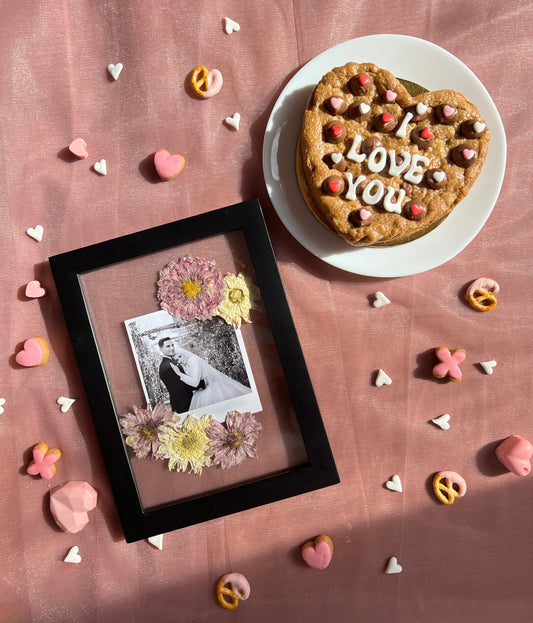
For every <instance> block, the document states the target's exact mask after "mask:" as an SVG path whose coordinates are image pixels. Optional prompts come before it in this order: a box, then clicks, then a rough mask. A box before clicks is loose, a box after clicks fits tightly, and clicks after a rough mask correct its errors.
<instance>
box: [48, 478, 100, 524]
mask: <svg viewBox="0 0 533 623" xmlns="http://www.w3.org/2000/svg"><path fill="white" fill-rule="evenodd" d="M97 500H98V493H97V492H96V491H95V490H94V489H93V487H91V485H90V484H89V483H88V482H81V481H76V480H72V481H70V482H67V483H65V484H64V485H61V486H60V487H56V488H55V489H52V490H51V491H50V510H51V511H52V515H53V516H54V519H55V520H56V523H57V525H58V526H59V527H60V528H61V529H62V530H64V531H65V532H69V533H70V534H75V533H76V532H80V530H83V528H85V526H86V525H87V524H88V523H89V515H88V514H87V512H88V511H91V510H93V508H95V507H96V503H97Z"/></svg>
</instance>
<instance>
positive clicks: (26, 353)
mask: <svg viewBox="0 0 533 623" xmlns="http://www.w3.org/2000/svg"><path fill="white" fill-rule="evenodd" d="M44 357H45V353H44V352H43V348H42V346H41V344H40V343H39V342H38V341H37V339H36V338H34V337H30V338H29V339H28V340H26V341H25V342H24V347H23V349H22V350H20V351H19V352H18V353H17V354H16V355H15V361H16V362H17V363H18V364H19V365H21V366H25V367H26V368H31V367H33V366H40V365H42V363H43V360H44Z"/></svg>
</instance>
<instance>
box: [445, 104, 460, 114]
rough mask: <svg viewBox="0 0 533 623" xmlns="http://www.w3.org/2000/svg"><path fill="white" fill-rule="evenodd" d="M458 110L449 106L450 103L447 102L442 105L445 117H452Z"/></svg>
mask: <svg viewBox="0 0 533 623" xmlns="http://www.w3.org/2000/svg"><path fill="white" fill-rule="evenodd" d="M456 112H457V110H456V109H455V108H454V107H453V106H448V104H445V105H444V106H443V107H442V114H443V115H444V116H445V117H452V116H453V115H455V113H456Z"/></svg>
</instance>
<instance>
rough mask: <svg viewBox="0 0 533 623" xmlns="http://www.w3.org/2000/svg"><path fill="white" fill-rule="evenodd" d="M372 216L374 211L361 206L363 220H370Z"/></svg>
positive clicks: (360, 213) (360, 211) (360, 214)
mask: <svg viewBox="0 0 533 623" xmlns="http://www.w3.org/2000/svg"><path fill="white" fill-rule="evenodd" d="M371 216H372V212H370V210H365V208H361V209H360V210H359V218H360V219H361V220H362V221H366V220H368V219H369V218H370V217H371Z"/></svg>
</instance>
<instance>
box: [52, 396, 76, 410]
mask: <svg viewBox="0 0 533 623" xmlns="http://www.w3.org/2000/svg"><path fill="white" fill-rule="evenodd" d="M56 402H57V404H58V405H60V407H61V413H66V412H67V411H68V410H69V409H70V407H72V405H73V404H74V403H75V402H76V399H75V398H65V396H59V398H58V399H57V401H56Z"/></svg>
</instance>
